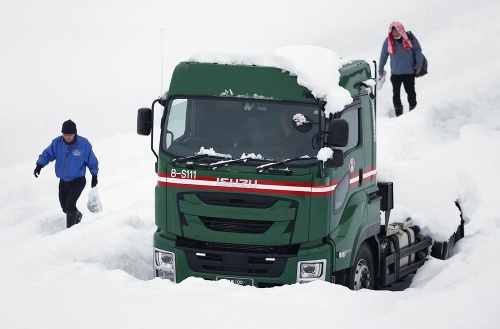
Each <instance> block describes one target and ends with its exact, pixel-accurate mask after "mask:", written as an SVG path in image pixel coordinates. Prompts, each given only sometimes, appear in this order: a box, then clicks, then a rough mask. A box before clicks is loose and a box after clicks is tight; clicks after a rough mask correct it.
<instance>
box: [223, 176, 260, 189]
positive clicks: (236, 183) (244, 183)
mask: <svg viewBox="0 0 500 329" xmlns="http://www.w3.org/2000/svg"><path fill="white" fill-rule="evenodd" d="M217 185H219V186H228V187H256V186H257V180H256V179H239V178H217Z"/></svg>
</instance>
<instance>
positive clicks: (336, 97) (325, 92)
mask: <svg viewBox="0 0 500 329" xmlns="http://www.w3.org/2000/svg"><path fill="white" fill-rule="evenodd" d="M189 61H191V62H198V63H217V64H228V65H256V66H264V67H275V68H279V69H282V70H285V71H287V72H290V75H293V76H297V83H298V84H299V85H301V86H303V87H306V88H307V89H309V90H310V91H311V92H312V94H313V96H314V97H316V98H322V99H324V100H325V101H326V102H327V104H326V106H325V112H326V115H328V114H330V113H335V112H339V111H341V110H342V109H344V106H345V105H348V104H350V103H352V97H351V94H350V93H349V91H347V90H346V89H344V88H342V87H341V86H339V81H340V72H339V70H340V68H341V67H342V66H343V65H345V64H349V63H350V62H351V61H349V60H345V59H342V58H340V57H339V56H338V55H337V54H336V53H335V52H334V51H332V50H329V49H326V48H322V47H317V46H288V47H282V48H276V49H272V50H269V51H227V50H221V51H208V52H200V53H197V54H194V55H192V56H191V57H190V58H189Z"/></svg>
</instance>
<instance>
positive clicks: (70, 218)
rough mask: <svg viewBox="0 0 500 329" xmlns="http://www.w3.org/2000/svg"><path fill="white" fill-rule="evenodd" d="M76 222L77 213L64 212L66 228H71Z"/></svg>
mask: <svg viewBox="0 0 500 329" xmlns="http://www.w3.org/2000/svg"><path fill="white" fill-rule="evenodd" d="M77 220H78V211H67V212H66V227H67V228H70V227H71V226H73V225H75V224H77Z"/></svg>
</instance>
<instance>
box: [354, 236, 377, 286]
mask: <svg viewBox="0 0 500 329" xmlns="http://www.w3.org/2000/svg"><path fill="white" fill-rule="evenodd" d="M347 287H348V288H349V289H351V290H359V289H363V288H365V289H375V272H374V267H373V255H372V251H371V249H370V246H369V245H368V244H367V243H366V242H363V243H362V244H361V246H360V247H359V250H358V253H357V254H356V259H355V260H354V265H353V266H352V267H351V268H350V269H349V271H348V272H347Z"/></svg>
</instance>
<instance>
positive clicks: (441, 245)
mask: <svg viewBox="0 0 500 329" xmlns="http://www.w3.org/2000/svg"><path fill="white" fill-rule="evenodd" d="M450 253H451V251H450V247H449V244H448V241H443V242H435V243H434V244H433V245H432V249H431V256H432V257H434V258H437V259H441V260H447V259H448V257H449V256H450Z"/></svg>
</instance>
